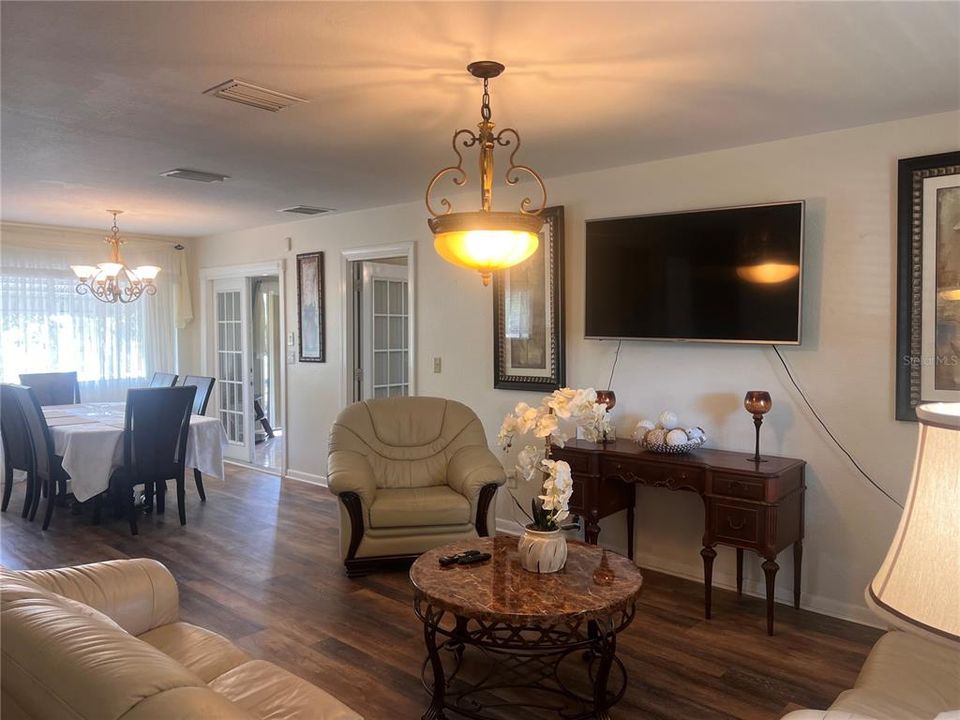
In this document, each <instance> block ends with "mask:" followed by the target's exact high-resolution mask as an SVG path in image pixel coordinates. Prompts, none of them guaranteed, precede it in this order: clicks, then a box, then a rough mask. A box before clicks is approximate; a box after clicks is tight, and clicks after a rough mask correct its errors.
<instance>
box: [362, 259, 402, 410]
mask: <svg viewBox="0 0 960 720" xmlns="http://www.w3.org/2000/svg"><path fill="white" fill-rule="evenodd" d="M408 283H409V279H408V272H407V266H406V265H391V264H388V263H377V262H365V263H363V280H362V290H361V302H360V308H361V314H362V320H361V335H360V336H361V341H360V351H361V357H362V364H361V366H360V367H361V368H362V378H361V380H362V383H361V384H362V387H363V399H368V398H383V397H393V396H398V395H409V394H410V378H409V368H410V363H409V358H410V337H409V332H410V330H409V328H410V323H409V316H410V308H409V307H408V302H409V301H408V295H409V293H408V292H407V290H408Z"/></svg>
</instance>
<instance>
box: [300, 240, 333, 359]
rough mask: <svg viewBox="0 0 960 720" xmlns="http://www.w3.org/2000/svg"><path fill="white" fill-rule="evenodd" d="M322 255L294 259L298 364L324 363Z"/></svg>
mask: <svg viewBox="0 0 960 720" xmlns="http://www.w3.org/2000/svg"><path fill="white" fill-rule="evenodd" d="M325 311H326V308H325V307H324V303H323V253H322V252H313V253H303V254H301V255H297V327H298V330H299V332H298V334H299V336H300V361H301V362H326V359H327V358H326V353H327V348H326V337H325V329H326V328H325V325H326V323H325V320H324V314H325Z"/></svg>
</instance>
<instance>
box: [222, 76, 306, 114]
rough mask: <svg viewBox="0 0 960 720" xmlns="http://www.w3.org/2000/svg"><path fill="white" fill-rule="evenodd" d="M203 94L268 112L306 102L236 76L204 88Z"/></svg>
mask: <svg viewBox="0 0 960 720" xmlns="http://www.w3.org/2000/svg"><path fill="white" fill-rule="evenodd" d="M203 94H204V95H212V96H214V97H218V98H223V99H224V100H231V101H232V102H238V103H241V104H242V105H249V106H250V107H255V108H260V109H261V110H269V111H270V112H279V111H280V110H283V109H284V108H288V107H290V106H291V105H296V104H297V103H305V102H307V101H306V100H305V99H304V98H301V97H297V96H296V95H288V94H287V93H282V92H279V91H277V90H270V89H269V88H265V87H262V86H260V85H254V84H253V83H249V82H246V81H245V80H238V79H237V78H233V79H231V80H227V81H226V82H223V83H220V84H219V85H216V86H215V87H212V88H210V89H209V90H204V91H203Z"/></svg>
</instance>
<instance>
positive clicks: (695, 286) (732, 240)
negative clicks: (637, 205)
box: [585, 201, 804, 344]
mask: <svg viewBox="0 0 960 720" xmlns="http://www.w3.org/2000/svg"><path fill="white" fill-rule="evenodd" d="M803 210H804V207H803V202H802V201H801V202H788V203H776V204H770V205H752V206H746V207H733V208H719V209H715V210H698V211H695V212H679V213H670V214H664V215H642V216H637V217H626V218H615V219H611V220H588V221H587V257H586V266H587V267H586V276H587V283H586V284H587V286H586V305H587V307H586V332H585V334H586V337H587V338H595V339H605V338H614V339H617V338H624V339H648V340H689V341H701V342H731V343H783V344H798V343H799V342H800V304H801V303H800V288H801V280H802V276H803V273H802V267H803Z"/></svg>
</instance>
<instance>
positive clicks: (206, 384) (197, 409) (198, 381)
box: [183, 375, 216, 502]
mask: <svg viewBox="0 0 960 720" xmlns="http://www.w3.org/2000/svg"><path fill="white" fill-rule="evenodd" d="M215 382H216V380H215V379H214V378H212V377H204V376H202V375H187V376H186V377H184V378H183V384H184V385H192V386H193V387H195V388H197V395H196V397H195V398H194V399H193V414H194V415H205V414H206V412H207V403H209V402H210V394H211V393H212V392H213V384H214V383H215ZM193 481H194V482H195V483H196V484H197V494H198V495H200V502H206V501H207V493H206V491H205V490H204V489H203V474H202V473H201V472H200V471H199V470H197V468H194V469H193Z"/></svg>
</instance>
